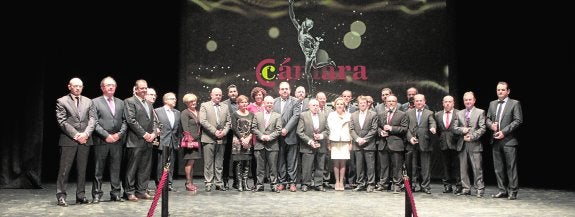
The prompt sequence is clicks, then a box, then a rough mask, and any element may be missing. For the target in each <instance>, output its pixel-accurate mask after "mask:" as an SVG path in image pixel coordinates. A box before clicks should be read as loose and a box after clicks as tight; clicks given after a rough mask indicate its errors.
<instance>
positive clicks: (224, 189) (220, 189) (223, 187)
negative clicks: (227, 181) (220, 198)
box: [216, 185, 228, 191]
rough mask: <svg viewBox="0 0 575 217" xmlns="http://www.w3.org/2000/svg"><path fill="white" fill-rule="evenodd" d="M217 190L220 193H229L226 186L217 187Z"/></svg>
mask: <svg viewBox="0 0 575 217" xmlns="http://www.w3.org/2000/svg"><path fill="white" fill-rule="evenodd" d="M216 190H218V191H227V190H228V189H226V187H225V186H217V185H216Z"/></svg>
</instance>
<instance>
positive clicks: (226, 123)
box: [200, 101, 232, 144]
mask: <svg viewBox="0 0 575 217" xmlns="http://www.w3.org/2000/svg"><path fill="white" fill-rule="evenodd" d="M214 107H215V106H214V103H213V102H212V101H207V102H204V103H202V105H201V106H200V124H201V125H202V140H201V141H202V143H215V142H216V130H218V129H217V128H216V127H217V125H218V124H217V119H216V110H215V108H214ZM217 114H218V116H219V119H220V126H221V127H222V128H221V130H222V131H223V133H224V134H228V131H230V128H231V124H232V117H231V116H230V110H229V109H228V105H226V104H225V103H220V109H219V112H218V113H217ZM226 140H227V136H224V137H222V141H223V143H224V144H226Z"/></svg>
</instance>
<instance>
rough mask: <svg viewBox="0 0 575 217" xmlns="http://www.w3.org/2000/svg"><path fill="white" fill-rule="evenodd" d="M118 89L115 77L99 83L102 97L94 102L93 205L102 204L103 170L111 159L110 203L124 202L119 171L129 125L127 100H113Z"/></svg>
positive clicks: (106, 78) (109, 165)
mask: <svg viewBox="0 0 575 217" xmlns="http://www.w3.org/2000/svg"><path fill="white" fill-rule="evenodd" d="M116 87H117V86H116V81H115V80H114V79H113V78H112V77H109V76H108V77H105V78H104V79H102V81H101V82H100V89H101V90H102V96H99V97H97V98H94V99H92V103H93V104H94V108H95V109H96V116H97V118H98V123H97V124H96V129H95V133H96V136H94V137H93V141H94V146H93V147H94V160H95V168H94V184H92V203H98V202H100V200H101V199H102V196H103V194H104V191H102V183H103V182H104V180H103V178H104V177H103V176H104V170H105V168H106V161H107V160H108V159H109V164H108V168H109V170H110V186H111V191H110V200H112V201H122V199H121V193H122V192H121V190H122V186H121V185H122V181H121V180H122V179H121V177H120V168H121V165H122V153H123V151H124V142H125V139H126V131H127V129H128V125H127V124H126V119H124V101H122V100H121V99H118V98H116V97H114V93H116Z"/></svg>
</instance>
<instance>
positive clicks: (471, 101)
mask: <svg viewBox="0 0 575 217" xmlns="http://www.w3.org/2000/svg"><path fill="white" fill-rule="evenodd" d="M463 104H465V109H464V110H461V111H459V112H458V113H457V118H456V120H455V123H454V124H455V125H454V126H455V129H453V132H454V133H455V134H457V135H460V137H459V141H458V142H457V150H461V151H460V152H459V167H460V168H459V170H460V171H461V185H462V186H463V190H461V193H458V194H457V195H470V194H471V183H470V180H469V174H468V170H469V163H471V169H472V170H473V179H474V182H473V185H474V186H475V188H476V189H477V197H483V193H484V192H485V184H484V182H483V157H482V156H481V153H482V152H483V144H482V143H481V140H480V139H481V136H482V135H483V134H484V133H485V130H486V128H485V111H484V110H483V109H479V108H476V107H475V95H474V94H473V92H471V91H469V92H465V93H464V94H463Z"/></svg>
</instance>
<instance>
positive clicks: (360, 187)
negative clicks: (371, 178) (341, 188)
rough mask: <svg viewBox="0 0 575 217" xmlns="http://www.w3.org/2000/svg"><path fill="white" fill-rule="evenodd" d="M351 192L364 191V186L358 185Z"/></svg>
mask: <svg viewBox="0 0 575 217" xmlns="http://www.w3.org/2000/svg"><path fill="white" fill-rule="evenodd" d="M352 191H365V186H364V185H358V186H357V187H355V188H354V189H353V190H352Z"/></svg>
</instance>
